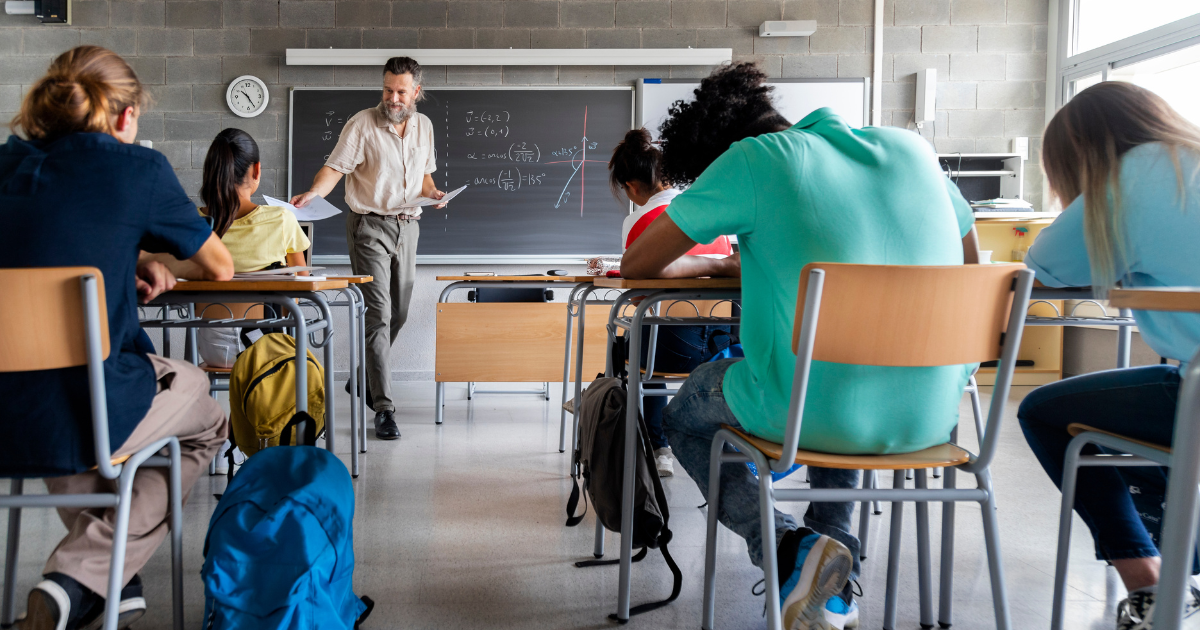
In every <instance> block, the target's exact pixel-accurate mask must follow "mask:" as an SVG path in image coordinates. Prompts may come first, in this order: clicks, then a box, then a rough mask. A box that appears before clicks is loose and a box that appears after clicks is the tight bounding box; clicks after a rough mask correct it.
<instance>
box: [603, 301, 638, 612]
mask: <svg viewBox="0 0 1200 630" xmlns="http://www.w3.org/2000/svg"><path fill="white" fill-rule="evenodd" d="M645 312H646V305H645V304H643V305H641V306H639V307H638V309H637V311H636V312H635V313H634V316H633V320H632V322H631V325H630V327H629V328H630V330H629V347H630V348H640V347H642V346H641V341H642V318H643V317H644V314H645ZM610 354H611V353H610ZM610 360H611V359H610ZM641 363H642V353H641V352H638V351H637V350H632V351H630V352H629V373H630V375H631V376H630V378H629V387H628V390H629V391H628V399H627V400H626V403H625V473H624V477H623V478H622V479H621V482H622V483H621V565H620V579H619V580H618V585H617V621H618V622H620V623H624V622H626V621H628V620H629V594H630V593H629V587H630V577H631V575H630V574H631V573H632V570H633V489H634V481H635V478H636V476H637V470H636V468H635V466H636V464H637V462H636V460H634V455H635V453H636V447H637V438H638V402H639V401H640V400H641V379H640V378H638V375H639V374H640V370H641Z"/></svg>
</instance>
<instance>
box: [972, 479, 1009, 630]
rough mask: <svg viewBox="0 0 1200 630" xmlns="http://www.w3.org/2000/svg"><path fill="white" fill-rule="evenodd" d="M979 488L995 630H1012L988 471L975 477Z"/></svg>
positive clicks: (994, 501) (992, 491) (994, 504)
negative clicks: (982, 500)
mask: <svg viewBox="0 0 1200 630" xmlns="http://www.w3.org/2000/svg"><path fill="white" fill-rule="evenodd" d="M975 477H976V479H978V480H979V488H980V489H982V490H984V491H985V492H987V494H988V498H987V500H986V501H984V502H983V506H982V508H983V539H984V543H985V544H986V545H987V555H988V573H989V575H990V577H991V581H992V606H993V607H994V608H995V609H996V630H1012V625H1011V622H1010V621H1009V619H1010V616H1009V612H1008V589H1007V588H1006V587H1005V585H1004V559H1003V557H1002V556H1001V555H1000V524H999V522H998V520H997V519H996V497H995V490H994V489H993V488H992V477H991V473H990V472H988V471H986V470H985V471H983V472H981V473H979V474H977V475H975Z"/></svg>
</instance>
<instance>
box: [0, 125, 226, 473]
mask: <svg viewBox="0 0 1200 630" xmlns="http://www.w3.org/2000/svg"><path fill="white" fill-rule="evenodd" d="M211 233H212V230H211V229H210V228H209V227H208V225H207V224H206V223H205V221H204V219H203V218H201V217H200V215H199V214H198V213H197V211H196V206H195V204H193V203H192V202H191V200H189V199H188V196H187V194H186V193H185V192H184V191H183V187H182V186H180V184H179V180H178V178H176V177H175V172H174V171H173V170H172V169H171V165H170V164H169V163H168V162H167V159H166V158H165V157H163V155H162V154H161V153H159V152H157V151H154V150H152V149H147V148H144V147H140V146H137V145H130V144H122V143H121V142H119V141H118V140H117V139H116V138H113V137H112V136H110V135H107V134H97V133H79V134H72V135H69V136H65V137H63V138H60V139H58V140H55V141H53V142H48V143H45V142H38V141H34V142H27V141H24V140H21V139H20V138H18V137H16V136H10V137H9V139H8V143H7V144H5V145H3V146H0V267H5V268H12V267H59V266H76V265H79V266H92V267H97V268H99V269H100V271H101V273H103V275H104V286H105V295H106V298H107V301H108V332H109V337H110V341H111V347H112V351H111V354H110V355H109V358H108V359H107V360H106V361H105V362H104V379H105V385H106V388H107V392H108V426H109V441H110V444H111V447H112V450H113V451H114V452H115V451H116V450H117V449H118V448H120V446H121V445H122V444H123V443H124V442H125V440H126V438H128V437H129V435H130V434H131V433H132V432H133V429H134V427H136V426H137V424H138V423H139V422H140V421H141V420H142V418H144V417H145V416H146V412H147V411H148V410H149V409H150V403H151V401H152V400H153V399H154V395H155V393H156V391H157V384H156V381H155V378H154V368H153V367H152V366H151V364H150V360H149V359H148V358H147V357H146V355H147V354H149V353H152V352H154V346H153V345H151V343H150V338H149V337H147V336H146V333H145V332H143V331H142V329H141V327H140V326H139V325H138V312H137V304H138V297H137V288H136V284H135V275H134V274H135V270H136V268H137V259H138V250H139V249H140V250H146V251H148V252H151V253H163V252H165V253H168V254H171V255H173V256H175V257H176V258H179V259H186V258H191V257H192V256H194V255H195V254H196V252H197V251H199V250H200V247H201V246H202V245H203V244H204V242H205V241H206V240H207V239H208V236H209V234H211ZM0 299H2V298H0ZM0 400H3V401H4V403H5V407H6V408H7V409H8V411H7V412H6V413H3V414H0V432H2V433H0V435H2V436H3V438H2V439H0V474H3V475H4V476H30V477H33V476H51V475H62V474H72V473H77V472H81V471H83V470H87V469H88V468H91V467H92V466H94V465H95V454H94V448H93V446H92V428H91V427H92V424H91V422H92V418H91V416H92V414H91V407H90V404H91V402H90V398H89V395H88V387H87V375H86V372H85V368H83V367H78V368H66V369H60V370H41V371H36V372H18V373H3V374H0Z"/></svg>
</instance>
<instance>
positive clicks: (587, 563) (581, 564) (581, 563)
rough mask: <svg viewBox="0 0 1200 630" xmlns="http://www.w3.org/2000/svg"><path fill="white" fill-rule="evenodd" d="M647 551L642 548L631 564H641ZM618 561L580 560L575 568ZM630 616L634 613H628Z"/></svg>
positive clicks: (646, 548) (616, 559)
mask: <svg viewBox="0 0 1200 630" xmlns="http://www.w3.org/2000/svg"><path fill="white" fill-rule="evenodd" d="M649 551H650V548H649V547H642V548H641V549H640V550H639V551H638V552H637V553H635V554H633V558H632V561H633V562H641V561H642V560H643V559H644V558H645V557H646V554H647V553H648V552H649ZM620 561H621V559H620V558H613V559H612V560H580V561H579V562H576V563H575V566H577V567H579V568H580V569H584V568H587V567H603V566H606V565H610V564H617V563H618V562H620ZM682 575H683V574H682V573H681V574H680V576H682ZM663 603H664V604H665V603H666V602H663ZM630 614H631V615H632V614H635V613H630Z"/></svg>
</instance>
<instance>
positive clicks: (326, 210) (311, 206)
mask: <svg viewBox="0 0 1200 630" xmlns="http://www.w3.org/2000/svg"><path fill="white" fill-rule="evenodd" d="M263 200H265V201H266V202H267V204H266V205H268V206H283V207H284V208H287V209H288V210H290V211H291V213H292V214H294V215H296V220H297V221H320V220H321V219H328V218H329V217H332V216H334V215H336V214H341V212H342V211H341V210H338V209H337V207H336V206H334V205H333V204H331V203H329V202H328V201H325V199H324V198H322V197H313V199H312V201H310V202H308V204H307V205H305V206H304V207H303V208H297V207H296V206H293V205H292V204H290V203H288V202H286V201H284V200H282V199H276V198H274V197H268V196H267V195H263Z"/></svg>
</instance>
